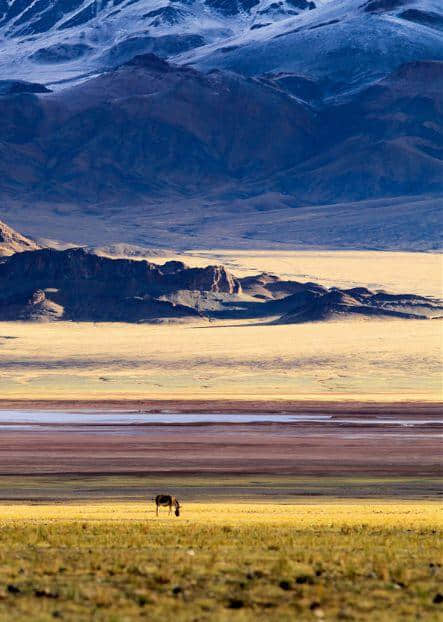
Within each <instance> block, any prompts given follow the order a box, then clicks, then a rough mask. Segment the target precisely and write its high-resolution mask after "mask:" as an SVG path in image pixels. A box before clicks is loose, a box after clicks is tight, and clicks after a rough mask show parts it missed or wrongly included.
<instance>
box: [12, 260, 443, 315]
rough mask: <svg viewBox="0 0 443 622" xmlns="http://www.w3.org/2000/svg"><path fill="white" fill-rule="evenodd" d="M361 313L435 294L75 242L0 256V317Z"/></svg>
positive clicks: (427, 305) (416, 304)
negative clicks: (294, 277) (123, 254)
mask: <svg viewBox="0 0 443 622" xmlns="http://www.w3.org/2000/svg"><path fill="white" fill-rule="evenodd" d="M356 314H358V315H361V316H367V317H373V316H382V317H383V316H384V317H400V318H411V319H427V318H434V317H441V316H442V315H443V305H442V304H441V303H440V302H439V301H435V300H433V299H429V298H424V297H421V296H415V295H412V294H407V295H406V294H405V295H393V294H388V293H386V292H371V291H370V290H368V289H366V288H364V287H360V288H353V289H350V290H340V289H337V288H331V289H327V288H325V287H323V286H321V285H318V284H316V283H300V282H297V281H287V280H286V281H285V280H281V279H279V278H278V277H277V276H275V275H272V274H267V273H264V274H260V275H256V276H250V277H245V278H243V279H238V278H237V277H235V276H234V275H233V274H231V273H230V272H229V271H228V270H227V269H226V268H225V267H224V266H207V267H205V268H189V267H187V266H186V265H185V264H184V263H182V262H180V261H169V262H166V263H165V264H164V265H160V266H159V265H157V264H153V263H150V262H148V261H145V260H133V259H111V258H109V257H103V256H97V255H95V254H93V253H90V252H88V251H86V250H85V249H81V248H74V249H67V250H63V251H58V250H54V249H41V250H34V251H32V252H21V253H15V254H14V255H11V256H9V257H4V258H3V259H2V260H1V261H0V320H40V321H42V320H45V321H53V320H60V319H63V320H73V321H111V322H112V321H120V322H155V321H165V320H170V319H173V320H178V319H192V318H195V319H203V318H206V319H211V318H212V319H228V318H229V319H234V318H238V319H240V318H241V319H254V318H262V319H263V318H267V319H268V320H269V321H271V322H279V323H298V322H312V321H322V320H328V319H333V318H335V317H343V316H352V315H356Z"/></svg>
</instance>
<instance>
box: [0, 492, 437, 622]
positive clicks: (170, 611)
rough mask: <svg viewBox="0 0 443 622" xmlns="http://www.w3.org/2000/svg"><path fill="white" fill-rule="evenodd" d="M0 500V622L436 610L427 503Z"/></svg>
mask: <svg viewBox="0 0 443 622" xmlns="http://www.w3.org/2000/svg"><path fill="white" fill-rule="evenodd" d="M161 512H162V513H161V516H160V518H156V517H155V513H154V507H153V504H151V505H149V506H148V505H147V504H146V503H139V502H137V503H129V502H124V503H122V502H118V503H110V502H106V503H97V502H95V503H89V502H88V503H86V504H75V503H73V504H53V505H49V504H47V505H29V504H20V505H18V504H17V505H3V506H0V620H2V622H3V620H5V621H6V620H7V621H8V622H9V621H10V620H11V621H14V620H25V619H27V620H33V621H34V620H35V621H37V622H40V621H41V622H44V621H47V620H53V619H56V618H60V619H65V620H79V621H82V620H85V621H86V620H98V621H102V620H103V621H113V622H120V621H121V622H123V621H125V620H153V621H156V620H163V621H164V620H166V621H168V620H179V621H182V620H183V621H184V622H187V621H188V620H189V621H191V620H195V621H200V620H201V621H206V620H207V621H211V622H212V621H213V620H214V621H216V622H218V621H228V620H229V621H231V620H233V621H236V620H238V621H249V620H257V619H258V620H260V619H262V620H278V621H279V622H280V621H283V622H284V621H289V620H291V621H292V620H356V621H360V620H374V621H376V620H377V621H379V620H382V621H383V620H390V621H391V620H417V619H421V620H431V621H432V620H435V621H437V620H441V615H442V607H443V604H442V603H440V602H439V601H440V597H439V596H438V594H439V592H442V589H441V578H442V576H441V573H442V570H441V564H442V562H443V559H442V558H443V545H442V541H443V539H442V535H443V508H442V505H441V504H439V503H436V502H423V501H408V502H388V501H379V500H377V501H365V502H361V501H347V502H343V501H339V500H335V501H332V500H331V501H328V502H324V501H321V502H317V503H311V502H309V503H307V502H299V503H296V504H291V503H278V504H277V503H264V502H250V503H242V504H240V503H230V502H225V503H220V502H217V503H195V502H194V503H185V504H184V505H183V511H182V516H181V517H180V518H175V517H174V516H170V517H169V516H168V513H167V510H166V509H162V510H161Z"/></svg>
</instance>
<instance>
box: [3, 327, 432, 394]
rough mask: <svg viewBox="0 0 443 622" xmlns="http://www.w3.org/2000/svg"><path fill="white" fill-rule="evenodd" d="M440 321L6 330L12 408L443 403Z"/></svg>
mask: <svg viewBox="0 0 443 622" xmlns="http://www.w3.org/2000/svg"><path fill="white" fill-rule="evenodd" d="M441 330H442V324H441V322H440V321H411V320H390V321H387V320H345V321H337V322H328V323H310V324H302V325H288V326H282V325H278V326H264V325H248V324H245V323H238V322H237V323H232V324H229V323H228V324H226V323H224V324H223V323H204V324H201V325H195V324H191V325H184V326H183V325H178V326H174V325H172V326H170V325H148V324H143V325H134V324H132V325H131V324H92V323H78V324H74V323H69V322H62V323H52V324H38V325H35V324H30V323H16V322H14V323H12V322H5V323H0V396H1V397H3V398H31V399H32V398H47V397H48V398H65V399H71V398H86V399H88V398H93V399H104V398H120V399H137V398H141V399H150V398H160V399H162V398H163V399H171V398H175V399H181V398H185V399H186V398H187V399H189V398H197V399H217V398H229V399H246V398H249V399H258V400H266V399H268V400H269V399H299V400H304V399H320V400H343V399H344V400H347V399H356V400H368V399H369V400H375V401H393V400H394V401H395V400H402V401H404V400H425V401H427V400H441V398H442V377H441V359H442V340H441V337H442V332H441Z"/></svg>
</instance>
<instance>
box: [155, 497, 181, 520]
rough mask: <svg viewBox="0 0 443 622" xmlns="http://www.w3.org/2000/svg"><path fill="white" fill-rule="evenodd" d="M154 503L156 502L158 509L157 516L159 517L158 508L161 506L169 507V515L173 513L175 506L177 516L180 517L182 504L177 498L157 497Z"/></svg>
mask: <svg viewBox="0 0 443 622" xmlns="http://www.w3.org/2000/svg"><path fill="white" fill-rule="evenodd" d="M154 501H155V509H156V514H157V516H158V508H159V507H160V506H163V507H168V508H169V514H170V513H171V510H172V506H174V507H175V515H176V516H180V503H179V502H178V500H177V499H176V498H175V497H171V495H157V496H156V497H155V499H154Z"/></svg>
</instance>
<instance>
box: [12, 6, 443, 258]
mask: <svg viewBox="0 0 443 622" xmlns="http://www.w3.org/2000/svg"><path fill="white" fill-rule="evenodd" d="M442 31H443V9H442V6H441V3H439V2H438V1H437V0H362V1H361V2H356V1H355V0H312V1H311V0H281V2H273V1H271V0H248V1H246V0H176V1H174V2H169V0H168V1H166V0H149V1H146V0H143V1H142V0H101V1H100V2H98V1H96V0H69V2H66V1H65V0H63V1H62V0H34V1H33V2H31V3H29V2H23V1H22V0H0V41H1V44H2V76H1V77H2V80H0V175H1V177H2V183H1V184H0V200H1V201H2V206H3V209H4V217H5V218H7V219H8V221H10V222H11V223H12V224H14V225H15V226H24V225H26V228H27V230H29V231H30V232H31V233H32V234H33V235H35V236H45V235H50V236H51V237H55V238H58V239H62V240H65V241H68V242H69V241H70V240H69V239H68V240H66V238H65V237H64V235H63V234H60V230H67V231H69V232H70V234H71V239H73V240H75V241H77V242H79V243H85V244H90V243H91V239H90V236H91V232H94V236H95V239H94V242H97V243H99V244H105V245H106V244H109V243H113V242H122V243H131V244H136V245H137V244H138V245H141V246H151V245H152V244H155V245H167V246H171V245H172V246H181V247H186V246H200V247H210V246H213V245H214V244H216V245H220V244H223V245H226V244H228V245H229V246H236V247H239V246H244V245H246V246H247V245H271V246H275V245H277V246H278V245H281V244H289V245H291V244H292V245H294V244H297V245H300V244H303V245H305V246H308V247H315V246H322V247H325V246H331V245H332V246H333V247H337V246H338V247H340V246H346V247H352V248H374V247H377V248H396V249H398V248H402V249H414V250H422V249H425V250H431V249H435V248H440V247H441V239H440V235H439V227H438V222H437V226H436V221H438V216H437V215H436V214H437V211H438V209H439V207H440V206H441V200H442V198H441V197H442V196H443V141H442V136H443V126H442V118H443V115H442V112H443V36H442ZM165 59H168V60H165ZM374 201H379V203H374ZM371 202H372V203H371ZM382 202H384V203H382ZM373 205H377V211H375V210H374V209H372V207H373ZM311 208H313V209H311ZM100 236H101V237H100Z"/></svg>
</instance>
